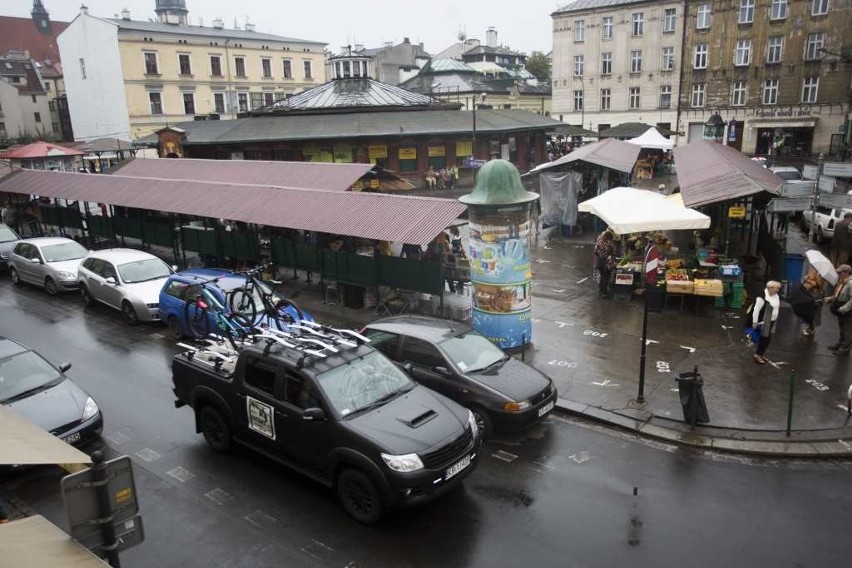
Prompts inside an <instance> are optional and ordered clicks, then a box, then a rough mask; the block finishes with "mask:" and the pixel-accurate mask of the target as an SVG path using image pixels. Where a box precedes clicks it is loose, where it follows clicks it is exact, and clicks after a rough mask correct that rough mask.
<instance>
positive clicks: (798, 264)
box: [785, 253, 805, 292]
mask: <svg viewBox="0 0 852 568" xmlns="http://www.w3.org/2000/svg"><path fill="white" fill-rule="evenodd" d="M786 260H787V262H786V266H785V268H786V269H787V272H786V274H787V278H786V280H787V281H788V282H789V283H790V289H789V291H790V292H792V291H793V288H795V287H796V285H797V284H800V283H801V282H802V274H803V273H804V265H805V257H804V256H802V255H800V254H794V253H787V259H786Z"/></svg>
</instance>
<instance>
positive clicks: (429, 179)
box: [426, 164, 438, 189]
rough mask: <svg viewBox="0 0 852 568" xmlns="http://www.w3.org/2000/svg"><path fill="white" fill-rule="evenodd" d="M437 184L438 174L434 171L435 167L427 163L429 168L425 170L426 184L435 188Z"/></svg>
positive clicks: (430, 187)
mask: <svg viewBox="0 0 852 568" xmlns="http://www.w3.org/2000/svg"><path fill="white" fill-rule="evenodd" d="M437 184H438V174H437V173H436V172H435V168H433V167H432V165H431V164H429V169H428V170H426V186H427V187H428V188H429V189H435V187H436V185H437Z"/></svg>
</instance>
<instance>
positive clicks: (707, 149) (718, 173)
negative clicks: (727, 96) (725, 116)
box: [674, 140, 784, 207]
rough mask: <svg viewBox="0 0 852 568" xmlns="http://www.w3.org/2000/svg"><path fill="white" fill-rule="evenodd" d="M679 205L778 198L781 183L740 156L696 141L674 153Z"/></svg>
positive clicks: (721, 147) (748, 159) (777, 178)
mask: <svg viewBox="0 0 852 568" xmlns="http://www.w3.org/2000/svg"><path fill="white" fill-rule="evenodd" d="M674 158H675V164H676V165H677V181H678V184H679V185H680V192H681V193H682V194H683V204H684V205H686V206H687V207H696V206H698V205H706V204H708V203H717V202H719V201H727V200H729V199H735V198H737V197H745V196H746V195H753V194H755V193H760V192H761V191H768V192H769V193H772V194H775V195H779V194H780V193H781V185H782V184H783V183H784V180H782V179H781V178H779V177H778V176H776V175H775V174H774V173H772V172H771V171H769V170H768V169H766V168H764V167H763V166H761V165H760V164H759V163H758V162H755V161H754V160H752V159H751V158H749V157H748V156H746V155H745V154H743V153H742V152H740V151H738V150H736V149H734V148H731V147H730V146H723V145H722V144H717V143H716V142H709V141H707V140H699V141H697V142H691V143H689V144H687V145H686V146H680V147H678V148H675V149H674Z"/></svg>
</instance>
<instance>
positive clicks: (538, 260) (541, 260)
mask: <svg viewBox="0 0 852 568" xmlns="http://www.w3.org/2000/svg"><path fill="white" fill-rule="evenodd" d="M536 262H537V263H539V264H548V263H549V262H550V261H549V260H544V259H543V258H539V259H536Z"/></svg>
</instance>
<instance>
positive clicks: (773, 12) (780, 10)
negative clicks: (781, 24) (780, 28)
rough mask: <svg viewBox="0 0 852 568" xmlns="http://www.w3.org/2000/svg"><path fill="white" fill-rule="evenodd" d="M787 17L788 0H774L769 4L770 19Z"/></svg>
mask: <svg viewBox="0 0 852 568" xmlns="http://www.w3.org/2000/svg"><path fill="white" fill-rule="evenodd" d="M786 17H787V0H772V4H770V6H769V19H770V20H783V19H784V18H786Z"/></svg>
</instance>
